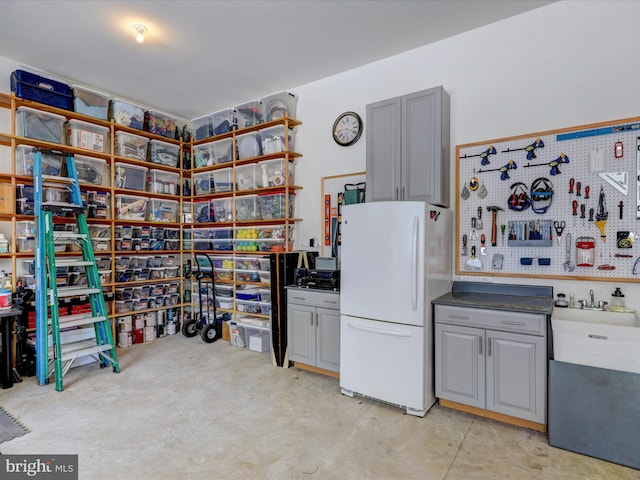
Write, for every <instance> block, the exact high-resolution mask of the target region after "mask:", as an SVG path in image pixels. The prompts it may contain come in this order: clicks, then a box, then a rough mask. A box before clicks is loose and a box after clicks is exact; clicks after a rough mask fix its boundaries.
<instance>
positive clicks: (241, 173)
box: [236, 163, 257, 190]
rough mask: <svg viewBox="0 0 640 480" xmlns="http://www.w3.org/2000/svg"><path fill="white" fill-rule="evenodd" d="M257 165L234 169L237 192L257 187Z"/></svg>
mask: <svg viewBox="0 0 640 480" xmlns="http://www.w3.org/2000/svg"><path fill="white" fill-rule="evenodd" d="M256 167H257V165H256V164H255V163H250V164H248V165H239V166H237V167H236V184H237V187H238V188H237V189H238V190H254V189H255V188H256V187H257V183H256V173H257V168H256Z"/></svg>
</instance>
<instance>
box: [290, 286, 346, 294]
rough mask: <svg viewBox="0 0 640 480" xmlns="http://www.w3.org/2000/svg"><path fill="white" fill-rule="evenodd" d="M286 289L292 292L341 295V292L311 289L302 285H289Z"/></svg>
mask: <svg viewBox="0 0 640 480" xmlns="http://www.w3.org/2000/svg"><path fill="white" fill-rule="evenodd" d="M284 288H286V289H291V290H300V291H302V292H304V291H307V292H321V293H336V294H340V290H327V289H326V288H310V287H301V286H300V285H287V286H285V287H284Z"/></svg>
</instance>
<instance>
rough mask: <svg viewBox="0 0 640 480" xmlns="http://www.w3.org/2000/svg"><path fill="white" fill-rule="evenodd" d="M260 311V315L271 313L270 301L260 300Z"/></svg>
mask: <svg viewBox="0 0 640 480" xmlns="http://www.w3.org/2000/svg"><path fill="white" fill-rule="evenodd" d="M259 305H260V313H261V314H262V315H271V303H267V302H260V303H259Z"/></svg>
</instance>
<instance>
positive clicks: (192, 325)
mask: <svg viewBox="0 0 640 480" xmlns="http://www.w3.org/2000/svg"><path fill="white" fill-rule="evenodd" d="M197 323H198V322H197V321H196V320H195V319H191V320H187V321H186V322H184V324H183V325H182V334H183V335H184V336H185V337H187V338H191V337H195V336H196V335H197V334H198V329H197V328H196V325H197Z"/></svg>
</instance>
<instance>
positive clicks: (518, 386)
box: [435, 305, 547, 424]
mask: <svg viewBox="0 0 640 480" xmlns="http://www.w3.org/2000/svg"><path fill="white" fill-rule="evenodd" d="M435 321H436V324H435V355H436V359H435V367H436V382H435V383H436V385H435V389H436V397H438V398H442V399H445V400H450V401H452V402H457V403H460V404H463V405H469V406H471V407H476V408H479V409H485V410H488V411H492V412H497V413H501V414H504V415H509V416H512V417H516V418H522V419H524V420H529V421H532V422H536V423H541V424H544V423H546V378H547V375H546V364H547V362H546V358H547V351H546V317H545V316H544V315H537V314H526V313H520V312H508V311H493V310H483V309H474V308H464V307H454V306H440V305H438V306H436V316H435ZM498 328H499V329H498Z"/></svg>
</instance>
